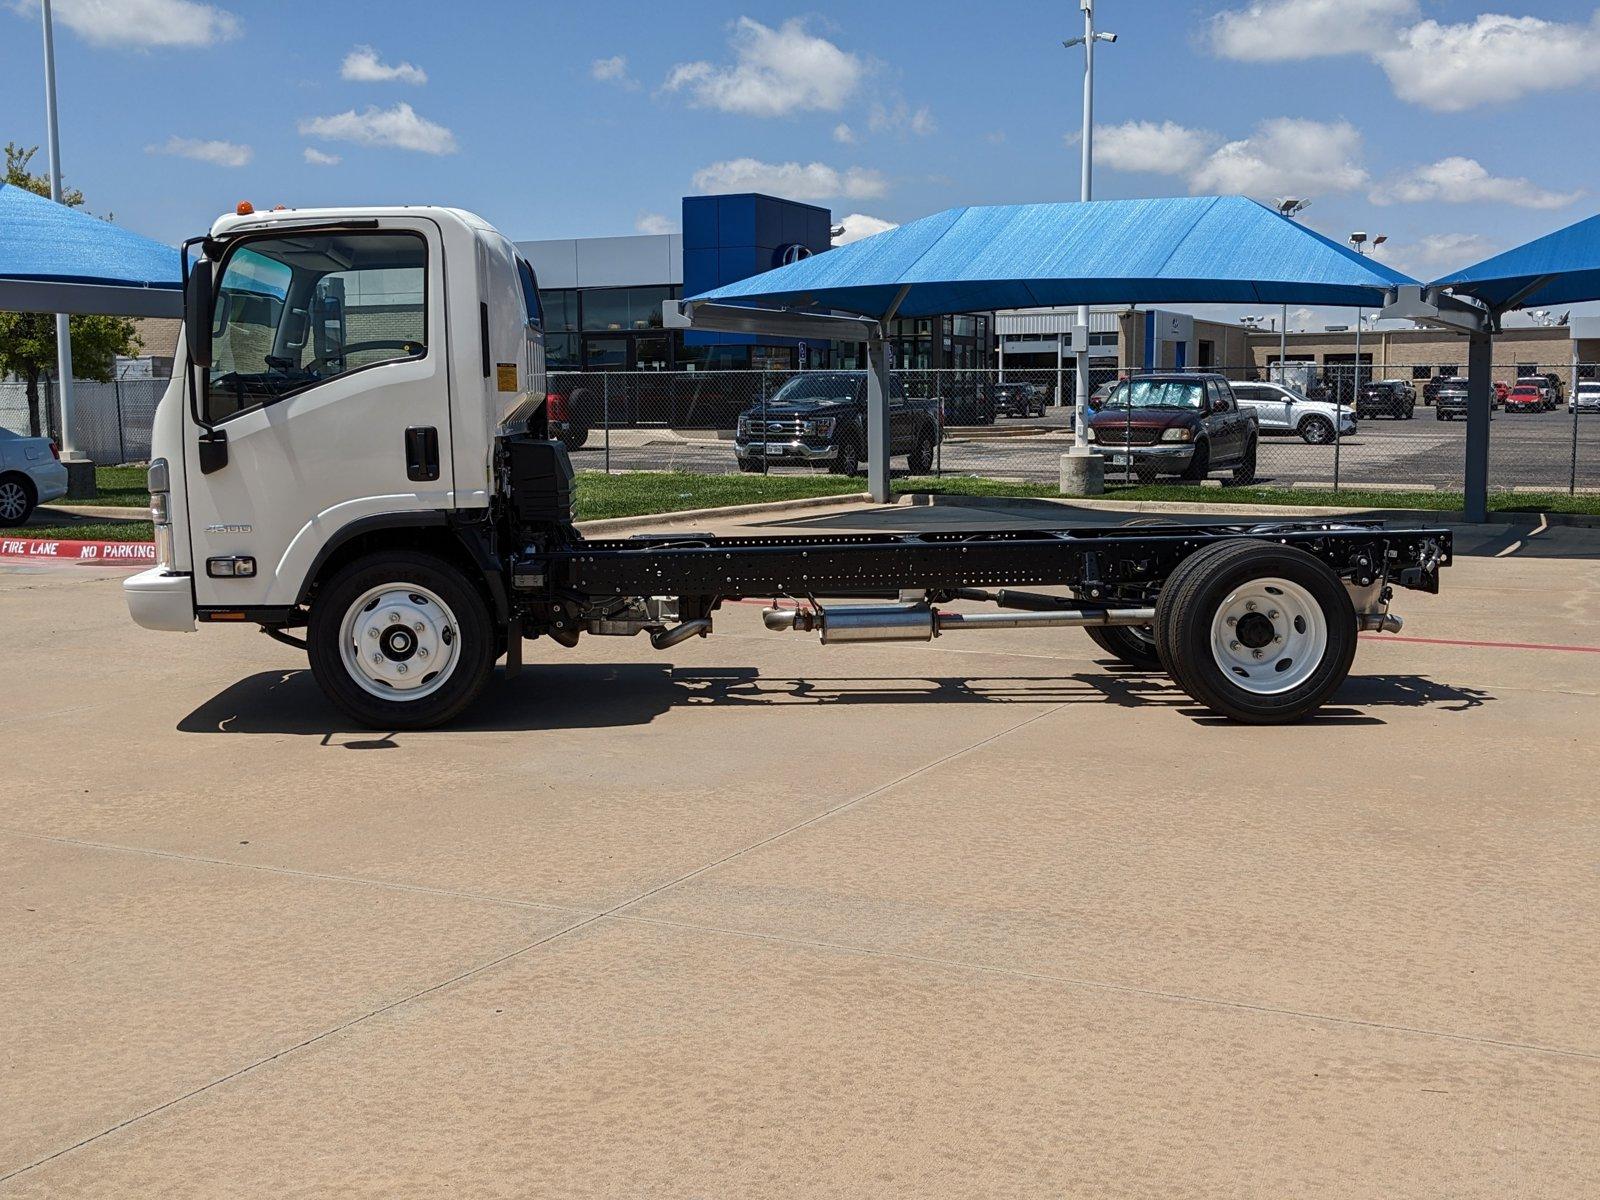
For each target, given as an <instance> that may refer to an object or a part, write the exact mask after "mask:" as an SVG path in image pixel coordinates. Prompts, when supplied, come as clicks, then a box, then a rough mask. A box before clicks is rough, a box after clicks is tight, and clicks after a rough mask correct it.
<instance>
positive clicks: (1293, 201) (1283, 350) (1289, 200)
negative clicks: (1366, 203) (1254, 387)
mask: <svg viewBox="0 0 1600 1200" xmlns="http://www.w3.org/2000/svg"><path fill="white" fill-rule="evenodd" d="M1272 205H1273V207H1274V208H1276V209H1277V210H1278V215H1279V216H1284V217H1288V218H1289V219H1290V220H1291V221H1292V220H1294V219H1295V218H1296V217H1297V216H1299V215H1300V214H1301V213H1303V212H1305V210H1306V209H1308V208H1310V207H1311V201H1310V200H1307V199H1306V198H1305V197H1304V196H1278V197H1275V198H1274V199H1273V201H1272ZM1288 357H1289V304H1288V302H1287V301H1285V302H1284V305H1283V321H1282V323H1281V324H1280V325H1279V326H1278V382H1279V383H1286V382H1287V381H1288V378H1289V376H1288V374H1287V372H1288V369H1289V368H1288V366H1287V362H1286V360H1287V359H1288ZM1269 377H1270V376H1269ZM1334 424H1335V425H1337V424H1338V422H1337V421H1335V422H1334Z"/></svg>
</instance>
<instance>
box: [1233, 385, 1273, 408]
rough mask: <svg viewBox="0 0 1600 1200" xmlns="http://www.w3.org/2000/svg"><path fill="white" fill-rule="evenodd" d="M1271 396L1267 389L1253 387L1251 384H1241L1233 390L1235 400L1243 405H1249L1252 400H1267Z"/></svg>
mask: <svg viewBox="0 0 1600 1200" xmlns="http://www.w3.org/2000/svg"><path fill="white" fill-rule="evenodd" d="M1269 395H1270V393H1269V392H1268V391H1267V389H1266V388H1258V387H1252V386H1251V385H1250V384H1240V385H1239V386H1238V387H1236V388H1234V389H1233V398H1234V399H1235V400H1237V401H1239V402H1240V403H1241V404H1248V403H1249V402H1250V401H1252V400H1265V399H1267V398H1268V396H1269Z"/></svg>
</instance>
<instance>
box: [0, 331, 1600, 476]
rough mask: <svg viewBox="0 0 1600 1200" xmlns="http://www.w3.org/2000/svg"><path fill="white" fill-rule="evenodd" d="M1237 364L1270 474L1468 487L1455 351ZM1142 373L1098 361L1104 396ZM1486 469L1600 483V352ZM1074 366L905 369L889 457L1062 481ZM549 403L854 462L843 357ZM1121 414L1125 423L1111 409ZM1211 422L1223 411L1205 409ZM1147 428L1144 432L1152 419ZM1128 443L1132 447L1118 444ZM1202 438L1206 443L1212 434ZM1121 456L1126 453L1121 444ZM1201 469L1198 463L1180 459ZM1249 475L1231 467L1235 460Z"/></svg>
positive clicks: (793, 462) (763, 452) (131, 449)
mask: <svg viewBox="0 0 1600 1200" xmlns="http://www.w3.org/2000/svg"><path fill="white" fill-rule="evenodd" d="M1204 369H1205V370H1208V371H1212V372H1215V373H1217V374H1220V375H1223V376H1225V377H1226V378H1227V379H1228V380H1230V381H1231V385H1232V387H1233V389H1234V391H1235V395H1236V397H1237V402H1238V404H1239V406H1240V408H1241V409H1248V410H1250V411H1253V412H1254V414H1255V423H1256V428H1257V430H1258V431H1259V436H1258V439H1257V448H1256V459H1255V468H1254V477H1255V479H1256V481H1257V482H1259V483H1262V484H1267V485H1271V486H1279V487H1304V488H1308V489H1309V488H1330V487H1342V488H1367V489H1377V490H1383V489H1393V490H1417V489H1429V490H1444V491H1460V490H1461V487H1462V479H1463V475H1464V472H1465V462H1466V425H1467V423H1466V419H1465V400H1464V389H1465V380H1464V379H1463V378H1461V377H1460V376H1459V375H1458V372H1459V371H1460V369H1461V368H1460V366H1459V365H1452V364H1448V363H1441V364H1432V365H1428V366H1407V367H1405V368H1403V369H1400V370H1387V371H1386V370H1385V369H1384V368H1383V367H1382V366H1378V367H1373V366H1372V365H1370V364H1367V363H1363V364H1361V366H1360V368H1359V370H1358V368H1357V367H1356V365H1355V364H1354V363H1343V364H1340V363H1336V364H1326V365H1322V364H1317V365H1312V364H1295V363H1291V364H1289V365H1288V368H1287V369H1286V371H1284V372H1283V375H1284V379H1283V381H1282V382H1283V384H1285V385H1287V387H1288V388H1289V389H1290V390H1291V391H1292V392H1293V395H1290V394H1288V393H1286V392H1285V390H1284V388H1283V387H1281V386H1277V384H1278V370H1277V368H1276V367H1271V368H1267V369H1265V370H1264V369H1262V368H1259V367H1256V366H1253V365H1252V366H1232V367H1227V366H1224V367H1207V368H1204ZM1139 374H1140V372H1129V371H1120V372H1119V371H1118V370H1117V369H1116V368H1114V367H1109V366H1104V365H1101V366H1097V367H1095V368H1094V369H1093V370H1092V371H1091V375H1090V383H1091V386H1092V387H1093V388H1094V390H1095V392H1096V393H1098V394H1099V398H1100V399H1102V400H1103V399H1104V398H1105V397H1106V396H1107V395H1109V394H1111V393H1112V392H1113V391H1114V389H1115V387H1116V385H1117V384H1118V383H1119V382H1121V381H1122V380H1125V379H1130V378H1131V379H1137V378H1138V376H1139ZM167 383H168V381H167V380H165V379H120V380H116V381H114V382H112V383H92V382H88V381H82V380H80V381H78V382H77V383H76V384H75V385H74V408H75V411H76V413H77V417H76V424H77V429H76V430H75V433H76V437H75V439H74V440H75V442H76V444H77V446H78V448H79V449H81V450H83V451H84V452H86V453H87V454H88V455H89V456H90V457H91V458H93V459H94V460H95V461H96V462H100V463H108V464H109V463H123V462H142V461H145V460H147V459H148V458H149V456H150V427H151V423H152V420H153V417H154V413H155V407H156V403H157V401H159V400H160V398H161V395H162V393H163V392H164V391H165V390H166V387H167ZM1492 383H1493V386H1494V389H1495V397H1496V398H1495V408H1494V413H1493V417H1494V419H1493V423H1492V424H1491V426H1490V440H1489V447H1490V450H1489V479H1490V485H1491V486H1492V487H1494V488H1496V489H1499V490H1514V491H1543V492H1569V493H1578V492H1596V491H1600V364H1593V363H1584V364H1576V365H1575V364H1572V363H1567V364H1562V365H1549V364H1532V363H1530V364H1519V365H1516V366H1501V367H1496V368H1495V370H1494V373H1493V378H1492ZM1076 385H1077V379H1076V375H1075V373H1074V372H1073V371H1072V370H1070V369H1069V370H1067V371H1065V372H1062V373H1059V374H1058V372H1057V371H1056V370H1055V369H1054V368H1050V369H1043V370H1031V369H1015V368H1010V367H1008V368H1006V369H1005V370H1003V371H1001V370H947V371H930V370H897V371H895V372H894V373H893V385H892V391H893V395H892V398H891V400H892V405H891V407H892V412H891V434H892V438H893V450H894V455H895V457H894V458H893V460H892V466H893V468H894V470H895V471H896V473H898V474H906V473H908V472H909V473H914V474H919V475H920V474H928V475H940V476H951V475H973V476H982V477H985V478H991V479H1000V480H1012V481H1023V482H1030V483H1038V484H1046V485H1048V484H1054V483H1056V482H1057V481H1058V480H1059V478H1060V458H1061V455H1062V454H1063V453H1064V452H1065V451H1067V450H1068V449H1069V448H1070V447H1071V446H1072V444H1073V437H1074V435H1073V428H1072V426H1073V411H1074V404H1075V402H1076V395H1075V393H1076ZM548 391H549V394H550V397H551V399H550V410H551V414H552V419H553V421H554V423H555V427H556V429H557V431H558V433H559V435H560V436H561V437H562V438H563V440H564V441H565V442H566V443H567V445H568V447H569V449H570V450H571V452H572V460H573V463H574V465H575V466H576V467H577V468H578V469H580V470H596V471H611V472H616V471H667V470H676V471H694V472H707V473H735V472H739V471H763V472H768V473H797V472H808V471H809V472H837V471H840V470H851V469H854V470H860V469H862V467H863V466H864V463H865V459H866V446H865V436H864V423H865V402H864V395H865V376H864V375H863V374H862V373H861V372H849V371H806V372H783V371H640V372H623V371H618V372H551V374H550V376H549V386H548ZM40 400H41V403H40V409H41V413H42V415H43V417H44V420H45V423H46V433H47V435H48V436H50V437H52V438H54V439H56V440H57V442H59V441H60V418H59V411H58V403H57V397H56V395H55V389H54V387H53V386H52V384H51V382H50V381H49V380H44V381H41V383H40ZM1118 413H1122V415H1123V416H1124V418H1125V419H1124V421H1123V422H1122V428H1121V429H1118V428H1117V422H1116V421H1115V419H1114V418H1115V416H1116V415H1117V414H1118ZM1163 419H1164V417H1163V416H1162V414H1161V412H1160V411H1159V410H1149V411H1146V410H1144V409H1139V408H1135V409H1134V410H1131V411H1130V410H1129V409H1127V408H1125V407H1118V406H1117V403H1116V401H1115V399H1113V400H1112V405H1111V407H1108V408H1104V409H1102V410H1101V412H1100V415H1099V416H1098V417H1097V419H1096V421H1095V425H1096V432H1097V436H1098V435H1099V434H1100V430H1101V429H1102V428H1104V429H1105V435H1104V436H1099V437H1098V446H1099V449H1100V450H1101V452H1102V453H1104V454H1107V455H1108V457H1109V458H1110V461H1108V463H1107V467H1108V470H1107V478H1108V480H1109V481H1110V482H1111V483H1113V484H1119V483H1134V482H1141V481H1145V482H1148V481H1150V480H1151V479H1156V480H1166V481H1171V480H1174V479H1176V478H1177V477H1178V472H1177V470H1176V469H1171V468H1168V467H1165V466H1163V467H1161V468H1158V469H1157V470H1156V471H1155V472H1154V473H1152V472H1150V471H1148V470H1145V471H1141V470H1140V461H1141V459H1142V458H1148V457H1149V456H1147V455H1141V453H1140V451H1141V449H1142V447H1141V444H1140V443H1141V442H1142V441H1143V440H1144V439H1146V438H1148V439H1150V441H1149V442H1148V443H1146V445H1156V446H1161V445H1163V444H1164V443H1163V442H1162V441H1161V440H1160V439H1161V437H1162V435H1163V431H1161V430H1160V429H1159V428H1156V427H1157V426H1158V425H1159V424H1160V422H1161V420H1163ZM1212 423H1215V422H1212ZM0 427H4V428H7V429H11V430H14V431H16V432H19V433H27V432H28V430H29V417H28V404H27V398H26V389H25V387H24V385H23V384H21V383H17V382H4V383H0ZM1152 430H1153V432H1152ZM1130 441H1131V442H1132V443H1133V444H1132V445H1131V446H1130V445H1129V442H1130ZM1208 450H1209V448H1208ZM1119 454H1124V455H1126V456H1127V457H1128V458H1129V459H1130V460H1131V461H1128V462H1126V463H1122V464H1119V463H1118V462H1117V461H1116V456H1117V455H1119ZM1209 457H1210V459H1211V461H1210V462H1209V463H1207V464H1206V465H1207V467H1208V470H1207V471H1206V472H1205V474H1206V476H1207V477H1209V478H1212V479H1215V480H1218V481H1220V482H1224V483H1226V482H1229V481H1230V480H1232V479H1233V478H1234V476H1235V474H1236V472H1235V469H1234V463H1235V462H1236V455H1234V456H1230V454H1229V453H1228V452H1227V450H1226V449H1218V450H1216V451H1213V452H1210V454H1209ZM1198 473H1199V472H1198V471H1196V470H1195V469H1193V465H1192V460H1191V468H1190V470H1189V474H1190V475H1197V474H1198ZM1239 474H1240V477H1242V475H1243V473H1239Z"/></svg>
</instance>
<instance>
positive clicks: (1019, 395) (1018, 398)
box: [988, 382, 1050, 417]
mask: <svg viewBox="0 0 1600 1200" xmlns="http://www.w3.org/2000/svg"><path fill="white" fill-rule="evenodd" d="M988 392H989V399H990V400H991V401H992V402H993V404H994V415H995V416H997V417H1042V416H1044V410H1045V409H1046V407H1048V406H1049V403H1050V397H1049V395H1048V393H1046V391H1045V389H1044V388H1043V387H1041V386H1040V385H1039V384H1037V383H1014V382H1006V383H991V384H989V385H988Z"/></svg>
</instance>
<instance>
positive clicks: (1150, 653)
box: [1083, 625, 1165, 671]
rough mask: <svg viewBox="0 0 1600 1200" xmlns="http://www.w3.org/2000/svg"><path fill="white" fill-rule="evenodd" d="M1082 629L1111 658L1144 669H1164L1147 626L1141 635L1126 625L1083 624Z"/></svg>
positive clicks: (1152, 635) (1153, 638)
mask: <svg viewBox="0 0 1600 1200" xmlns="http://www.w3.org/2000/svg"><path fill="white" fill-rule="evenodd" d="M1083 631H1084V632H1085V633H1087V634H1088V635H1089V640H1090V641H1091V642H1093V643H1094V644H1095V645H1096V646H1099V647H1100V649H1102V650H1104V651H1105V652H1106V653H1107V654H1109V655H1111V657H1112V658H1115V659H1118V660H1119V661H1121V662H1125V663H1127V664H1128V665H1129V666H1131V667H1139V668H1140V669H1141V670H1145V671H1161V670H1165V668H1164V667H1163V666H1162V665H1161V656H1160V655H1159V654H1157V653H1156V643H1155V635H1154V634H1153V633H1151V632H1150V631H1149V630H1148V628H1147V629H1146V630H1145V631H1144V636H1142V637H1141V636H1140V634H1139V633H1138V632H1136V631H1135V629H1134V628H1133V627H1132V626H1127V625H1085V626H1084V628H1083Z"/></svg>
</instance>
